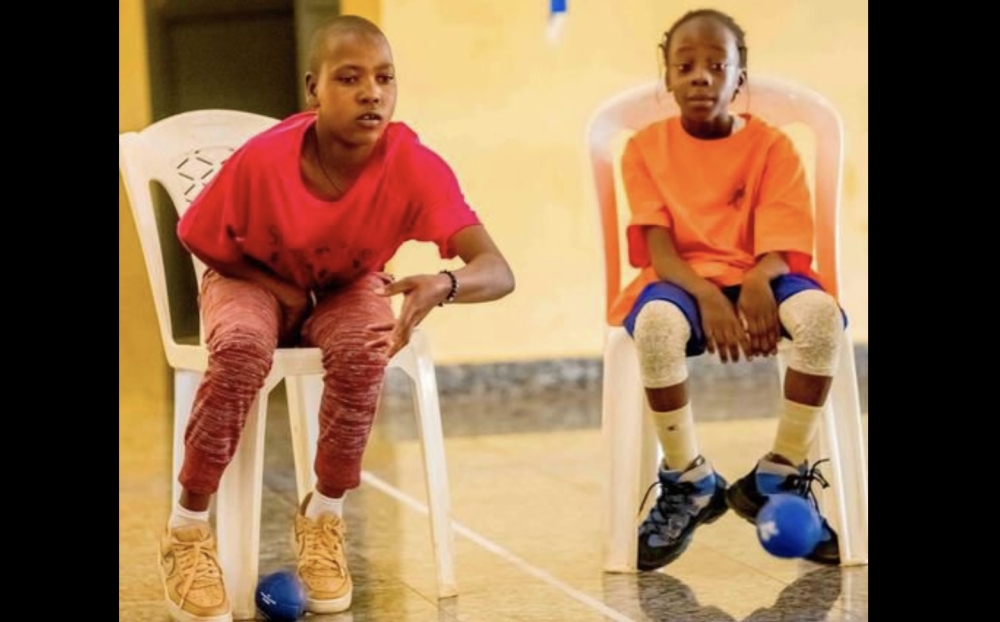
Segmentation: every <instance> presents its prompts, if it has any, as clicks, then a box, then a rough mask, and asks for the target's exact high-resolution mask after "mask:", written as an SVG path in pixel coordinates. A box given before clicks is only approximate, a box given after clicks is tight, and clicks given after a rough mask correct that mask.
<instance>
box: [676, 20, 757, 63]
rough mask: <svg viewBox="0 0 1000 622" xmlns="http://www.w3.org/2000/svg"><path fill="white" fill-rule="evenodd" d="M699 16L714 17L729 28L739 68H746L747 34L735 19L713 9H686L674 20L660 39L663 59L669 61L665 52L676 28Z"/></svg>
mask: <svg viewBox="0 0 1000 622" xmlns="http://www.w3.org/2000/svg"><path fill="white" fill-rule="evenodd" d="M699 17H705V18H708V19H714V20H715V21H717V22H719V23H720V24H722V25H723V26H725V27H726V28H728V29H729V31H730V32H732V33H733V36H734V37H735V38H736V51H737V52H738V53H739V55H740V69H746V68H747V42H746V38H747V35H746V33H745V32H743V28H741V27H740V25H739V24H737V23H736V20H735V19H733V18H732V17H730V16H729V15H727V14H726V13H723V12H722V11H717V10H715V9H698V10H695V11H688V12H687V13H685V14H684V15H683V16H682V17H681V18H680V19H679V20H677V21H676V22H674V25H673V26H671V27H670V30H668V31H667V32H665V33H663V39H661V40H660V49H661V50H663V60H664V61H666V62H669V61H670V59H669V58H668V57H667V53H668V52H669V50H670V39H671V37H673V36H674V33H675V32H676V31H677V29H678V28H680V27H681V26H683V25H684V24H686V23H688V22H690V21H692V20H695V19H698V18H699Z"/></svg>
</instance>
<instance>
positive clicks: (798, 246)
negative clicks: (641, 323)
mask: <svg viewBox="0 0 1000 622" xmlns="http://www.w3.org/2000/svg"><path fill="white" fill-rule="evenodd" d="M742 116H743V118H744V119H745V120H746V125H745V126H744V127H743V129H742V130H740V131H738V132H736V133H734V134H732V135H731V136H728V137H726V138H720V139H717V140H701V139H698V138H694V137H693V136H691V135H690V134H688V133H687V132H686V131H685V130H684V128H683V127H681V122H680V117H672V118H669V119H666V120H663V121H659V122H656V123H653V124H651V125H649V126H648V127H646V128H644V129H642V130H640V131H638V132H637V133H636V134H635V135H633V136H632V137H631V138H630V139H629V140H628V143H627V144H626V146H625V153H624V155H623V156H622V178H623V181H624V185H625V193H626V195H627V197H628V202H629V208H630V209H631V211H632V218H631V220H630V221H629V224H628V228H627V230H626V234H627V238H628V256H629V263H631V264H632V266H634V267H636V268H640V269H641V272H640V273H639V275H638V276H637V277H636V278H635V279H633V280H632V282H631V283H629V284H628V286H627V287H625V289H624V290H622V292H621V294H619V296H618V298H617V299H616V300H615V303H614V305H613V306H612V309H611V313H610V317H609V321H610V322H611V323H612V324H615V325H620V324H621V323H622V321H623V320H624V319H625V316H627V315H628V313H629V311H631V310H632V306H633V305H634V304H635V301H636V299H637V298H638V297H639V294H640V293H641V292H642V290H643V289H644V288H645V287H646V286H647V285H648V284H650V283H652V282H655V281H658V280H660V279H659V277H658V276H657V275H656V271H655V270H654V269H653V265H652V260H651V258H650V255H649V249H648V248H647V246H646V235H645V228H646V227H651V226H656V227H665V228H666V229H669V230H670V233H671V235H672V238H673V241H674V245H675V246H676V247H677V252H678V253H679V254H680V256H681V258H683V259H684V260H685V261H687V262H688V264H689V265H690V266H691V268H692V269H694V271H695V272H696V273H697V274H698V275H699V276H701V277H703V278H706V279H708V280H710V281H712V282H713V283H715V284H717V285H719V286H721V287H725V286H728V285H737V284H739V283H741V282H742V281H743V275H744V274H746V272H747V271H748V270H750V268H752V267H753V266H754V265H755V264H756V258H757V257H759V256H760V255H763V254H765V253H770V252H776V251H777V252H783V253H784V255H785V259H786V261H787V262H788V264H789V267H790V269H791V271H792V272H796V273H800V274H804V275H806V276H809V277H811V278H813V279H816V280H817V281H819V275H817V274H816V273H815V272H814V271H813V269H812V266H811V264H812V252H813V214H812V199H811V197H810V194H809V187H808V185H807V182H806V176H805V170H804V169H803V167H802V161H801V160H800V158H799V155H798V153H797V152H796V150H795V147H794V146H793V145H792V141H791V140H790V139H789V138H788V136H787V135H785V134H784V133H783V132H782V131H781V130H779V129H778V128H776V127H773V126H771V125H768V124H767V123H766V122H764V121H763V120H761V119H760V118H758V117H755V116H752V115H742Z"/></svg>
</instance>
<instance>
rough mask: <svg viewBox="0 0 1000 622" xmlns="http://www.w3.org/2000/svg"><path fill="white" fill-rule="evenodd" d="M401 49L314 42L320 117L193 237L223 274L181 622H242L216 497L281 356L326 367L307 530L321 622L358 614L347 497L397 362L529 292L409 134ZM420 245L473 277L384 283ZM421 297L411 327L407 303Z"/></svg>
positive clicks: (267, 155) (273, 150)
mask: <svg viewBox="0 0 1000 622" xmlns="http://www.w3.org/2000/svg"><path fill="white" fill-rule="evenodd" d="M394 71H395V70H394V67H393V59H392V53H391V50H390V47H389V43H388V41H387V40H386V38H385V36H384V34H383V33H382V32H381V31H380V30H379V29H378V27H377V26H375V25H374V24H372V23H371V22H369V21H367V20H364V19H362V18H359V17H355V16H341V17H338V18H336V19H334V20H332V21H331V22H329V23H328V24H326V25H325V26H324V27H322V28H321V29H320V30H319V31H318V32H317V34H316V35H315V37H314V40H313V45H312V50H311V59H310V67H309V71H308V73H307V74H306V84H305V86H306V95H307V101H308V104H309V108H310V110H309V111H308V112H302V113H298V114H295V115H292V116H291V117H289V118H287V119H285V120H284V121H282V122H280V123H278V124H277V125H276V126H274V127H273V128H271V129H269V130H267V131H265V132H263V133H261V134H260V135H258V136H256V137H254V138H251V139H250V140H249V141H248V142H247V143H246V144H245V145H244V146H243V147H241V148H240V149H238V150H237V151H236V152H235V153H234V154H233V155H232V156H231V157H230V159H229V160H228V161H227V162H226V163H225V165H224V166H223V167H222V169H221V170H220V171H219V173H218V175H217V176H216V177H215V178H214V179H213V180H212V182H211V183H210V184H209V185H208V186H207V187H206V188H205V190H204V191H203V192H202V193H201V195H200V196H199V197H198V198H197V199H196V200H195V202H194V203H193V204H192V205H191V207H190V208H189V209H188V210H187V212H185V214H184V216H183V217H182V218H181V221H180V223H179V224H178V229H177V231H178V235H179V237H180V239H181V241H182V242H183V244H184V245H185V246H186V247H187V249H188V250H190V251H191V253H192V254H194V255H195V256H197V257H198V258H199V259H200V260H202V261H203V262H204V263H205V264H206V266H207V267H208V269H207V271H206V274H205V278H204V280H203V285H202V291H201V297H200V305H201V313H202V317H203V321H204V329H205V340H206V343H207V345H208V348H209V353H210V354H209V365H208V369H207V371H206V373H205V375H204V378H203V380H202V383H201V385H200V387H199V389H198V393H197V396H196V399H195V404H194V408H193V411H192V413H191V418H190V422H189V424H188V427H187V431H186V436H185V455H184V463H183V467H182V469H181V474H180V478H179V480H180V483H181V486H182V494H181V497H180V501H179V504H178V505H177V506H175V507H174V509H173V512H172V514H171V517H170V521H169V524H168V526H167V529H166V531H165V533H164V535H163V536H162V538H161V543H160V562H161V564H160V565H161V570H162V576H163V581H164V585H165V589H166V593H167V600H168V606H169V608H170V610H171V613H172V615H173V616H174V617H175V619H177V620H183V621H185V622H186V621H199V622H206V621H208V622H224V621H228V620H230V619H231V610H230V605H229V601H228V598H227V597H226V592H225V587H224V583H223V577H222V576H221V570H220V568H219V565H218V562H217V559H216V553H215V541H214V537H213V534H212V531H211V529H210V527H209V523H208V508H209V502H210V499H211V496H212V494H214V493H215V492H216V490H217V488H218V485H219V480H220V478H221V477H222V473H223V471H224V470H225V468H226V466H227V465H228V464H229V462H230V460H231V459H232V457H233V454H234V452H235V450H236V446H237V443H238V441H239V438H240V434H241V432H242V429H243V425H244V422H245V420H246V416H247V411H248V408H249V406H250V404H251V403H252V402H253V399H254V397H255V396H256V394H257V392H258V391H259V390H260V388H261V387H262V386H263V383H264V379H265V377H266V376H267V374H268V371H269V369H270V366H271V361H272V356H273V352H274V349H275V348H276V347H277V346H278V345H279V344H282V345H286V344H287V345H295V344H302V345H306V346H314V347H318V348H320V349H321V350H322V351H323V364H324V367H325V369H326V373H325V374H324V383H325V386H324V391H323V396H322V400H321V404H320V413H319V442H318V447H317V452H316V463H315V469H316V475H317V484H316V488H315V490H314V491H313V492H311V493H310V494H309V495H308V496H307V497H306V499H305V500H304V501H303V503H302V506H301V507H300V509H299V512H298V516H297V517H296V519H295V540H296V545H297V546H296V548H297V554H298V574H299V576H300V578H301V579H302V581H303V583H304V585H305V588H306V591H307V610H308V611H310V612H313V613H331V612H338V611H343V610H345V609H347V608H348V607H350V604H351V597H352V588H353V585H352V582H351V575H350V572H349V571H348V569H347V564H346V559H345V555H344V529H345V527H344V522H343V519H342V514H343V497H344V493H345V492H346V491H347V490H350V489H352V488H355V487H357V486H358V484H359V482H360V471H361V460H362V455H363V453H364V449H365V446H366V443H367V440H368V434H369V431H370V429H371V425H372V420H373V418H374V416H375V411H376V407H377V402H378V397H379V394H380V392H381V389H382V382H383V378H384V374H385V367H386V364H387V363H388V361H389V359H390V358H391V357H392V356H393V355H394V354H395V353H396V352H397V351H399V349H401V348H402V347H404V346H405V345H406V344H407V342H408V341H409V337H410V333H411V331H412V329H413V328H414V327H415V326H416V325H418V324H419V323H420V322H421V320H423V318H424V317H425V316H426V315H427V314H428V312H430V311H431V309H433V308H434V307H435V306H440V305H442V304H444V303H455V302H463V303H473V302H485V301H490V300H496V299H499V298H501V297H503V296H506V295H507V294H509V293H510V292H511V291H513V289H514V278H513V275H512V273H511V270H510V268H509V266H508V264H507V262H506V260H505V259H504V257H503V255H502V254H501V253H500V251H499V250H498V249H497V247H496V246H495V245H494V243H493V241H492V240H491V238H490V236H489V234H488V233H487V232H486V229H485V228H484V227H483V225H482V223H481V222H480V220H479V218H478V217H477V215H476V213H475V212H474V211H473V210H472V209H471V208H470V207H469V205H468V204H467V203H466V201H465V199H464V197H463V195H462V192H461V190H460V188H459V185H458V182H457V180H456V178H455V175H454V174H453V172H452V170H451V168H450V167H449V166H448V164H447V163H446V162H445V161H444V160H443V159H441V158H440V157H439V156H438V155H437V154H435V153H434V152H433V151H431V150H430V149H429V148H427V147H426V146H424V145H422V144H421V143H420V141H419V140H418V138H417V136H416V134H415V133H414V132H413V130H411V129H410V128H409V127H407V126H406V125H404V124H403V123H399V122H393V121H391V119H392V114H393V111H394V108H395V104H396V83H395V75H394ZM408 240H418V241H425V242H432V243H434V244H436V245H437V246H438V248H439V251H440V254H441V256H442V258H451V257H455V256H458V257H460V258H461V259H462V260H463V262H464V264H465V265H464V267H462V268H461V269H459V270H455V271H454V272H452V271H447V270H443V271H441V273H439V274H433V275H430V274H424V275H415V276H410V277H407V278H404V279H401V280H399V281H393V279H392V277H391V276H389V275H387V274H386V273H385V272H383V269H384V266H385V264H386V262H387V261H388V260H389V259H390V258H391V257H392V256H393V254H394V253H395V252H396V250H397V249H398V248H399V246H400V245H401V244H402V243H403V242H406V241H408ZM395 294H403V295H404V296H405V300H404V302H403V305H402V309H401V311H400V314H399V317H398V318H394V317H393V313H392V310H391V307H390V303H389V296H392V295H395Z"/></svg>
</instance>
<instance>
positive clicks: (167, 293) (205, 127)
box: [118, 110, 278, 362]
mask: <svg viewBox="0 0 1000 622" xmlns="http://www.w3.org/2000/svg"><path fill="white" fill-rule="evenodd" d="M277 122H278V120H277V119H273V118H271V117H266V116H262V115H258V114H253V113H248V112H242V111H236V110H198V111H193V112H185V113H180V114H177V115H174V116H171V117H168V118H166V119H163V120H161V121H158V122H156V123H153V124H152V125H150V126H148V127H146V128H145V129H143V130H141V131H138V132H125V133H122V134H119V135H118V167H119V170H120V172H121V175H122V179H123V181H124V186H125V191H126V194H127V195H128V200H129V203H130V205H131V208H132V215H133V216H134V218H135V223H136V227H137V230H138V233H139V238H140V245H141V247H142V251H143V257H144V259H145V261H146V270H147V271H148V273H149V283H150V287H151V288H152V294H153V304H154V307H155V309H156V317H157V320H158V322H159V327H160V336H161V338H162V341H163V345H164V348H165V349H166V351H167V358H168V359H169V360H171V362H173V355H172V350H173V348H174V347H176V346H177V345H178V341H177V335H178V333H179V332H181V331H180V330H179V329H178V327H177V326H175V325H174V317H172V314H171V307H172V306H173V307H174V308H175V310H176V308H177V307H178V305H180V306H184V305H186V306H188V307H192V308H191V309H186V312H187V313H194V314H195V315H194V317H197V315H196V314H197V299H196V295H197V290H196V291H195V292H193V293H194V296H191V297H190V299H186V300H182V301H179V300H178V298H180V294H181V292H180V291H178V287H177V286H176V285H173V286H171V285H170V284H168V280H169V278H170V276H171V270H170V268H169V267H168V266H167V264H166V262H165V261H164V257H165V256H169V252H167V253H166V254H165V251H168V250H169V249H168V244H169V243H170V242H171V240H173V241H176V231H175V230H174V229H173V228H170V229H169V230H166V225H167V223H170V224H175V223H176V220H175V219H173V218H166V219H165V218H163V216H162V214H158V213H157V210H156V202H155V200H154V192H153V187H154V186H153V185H154V184H159V185H160V186H162V187H163V189H164V190H165V191H166V193H167V195H168V196H169V198H170V201H171V203H172V204H173V206H174V208H175V209H176V210H177V217H180V216H181V215H182V214H183V213H184V211H185V210H187V208H188V206H189V205H190V204H191V202H192V201H193V200H194V199H195V197H197V196H198V193H199V192H201V190H202V189H203V188H204V187H205V185H206V184H207V183H208V182H209V181H210V180H211V179H212V177H214V176H215V174H216V173H217V172H218V170H219V168H220V167H221V166H222V164H223V163H224V162H225V161H226V159H227V158H228V157H229V156H230V154H232V153H233V151H235V150H236V149H237V148H238V147H239V146H240V145H242V144H243V143H244V142H246V141H247V140H248V139H249V138H250V137H252V136H254V135H255V134H258V133H260V132H262V131H263V130H265V129H267V128H269V127H271V126H272V125H274V124H275V123H277ZM161 229H163V230H161ZM185 254H186V253H185ZM191 260H192V265H193V267H194V272H195V274H194V279H193V282H195V283H196V284H197V287H198V288H200V286H201V278H202V272H203V269H204V265H203V264H202V263H201V262H200V261H198V260H197V259H196V258H194V257H191ZM171 296H174V300H173V301H172V300H171V298H170V297H171Z"/></svg>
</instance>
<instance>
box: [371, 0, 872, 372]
mask: <svg viewBox="0 0 1000 622" xmlns="http://www.w3.org/2000/svg"><path fill="white" fill-rule="evenodd" d="M711 4H712V6H714V7H716V8H719V9H722V10H725V11H727V12H729V13H731V14H732V15H733V16H734V17H735V18H736V20H737V21H738V22H739V23H740V24H741V25H742V26H743V28H744V29H745V30H746V32H747V43H748V46H749V61H750V71H751V72H753V71H759V72H766V73H774V74H780V75H783V76H786V77H789V78H792V79H794V80H797V81H800V82H802V83H804V84H806V85H809V86H811V87H813V88H815V89H817V90H819V91H820V92H822V93H824V94H826V95H827V96H828V97H829V98H830V99H831V100H832V101H833V102H834V104H835V105H836V106H838V107H839V109H840V110H841V111H842V113H843V116H844V121H845V126H846V134H847V150H848V153H847V163H846V164H847V168H846V175H845V177H846V179H845V192H844V209H845V212H846V217H845V219H844V220H845V222H844V225H845V231H844V238H843V239H844V243H845V247H846V251H847V252H845V260H846V261H845V265H844V279H843V280H844V286H843V289H844V292H843V296H842V298H843V304H844V305H845V307H846V308H847V311H848V312H849V313H850V315H851V318H852V330H853V336H854V338H855V339H856V340H860V341H865V340H867V336H868V335H867V332H868V252H867V244H868V174H867V171H868V104H867V97H868V92H867V87H868V75H867V72H868V19H867V2H865V1H864V0H844V1H842V2H802V1H800V0H756V1H755V2H733V1H718V2H714V3H711ZM547 6H548V3H547V2H541V1H533V2H491V1H488V0H409V1H407V2H383V3H382V26H383V28H384V30H385V31H386V33H387V35H388V36H389V39H390V41H391V42H392V44H393V47H394V51H395V54H396V63H397V67H398V78H399V88H400V95H399V106H398V108H397V115H396V117H397V119H399V120H403V121H406V122H409V123H410V124H412V125H413V126H414V127H415V129H417V131H418V132H419V133H420V134H421V136H422V137H423V139H424V140H425V142H427V143H428V144H430V145H431V146H432V147H434V148H436V149H437V150H438V151H439V152H440V153H441V154H442V155H444V156H445V157H446V158H447V159H448V160H449V162H451V164H452V165H453V167H454V168H455V169H456V171H457V173H458V176H459V179H460V180H461V182H462V183H463V186H464V188H465V190H466V194H467V197H468V199H469V200H470V202H471V203H472V204H473V206H474V207H475V208H476V209H477V210H478V211H479V213H480V215H481V217H482V218H483V220H484V221H485V223H486V225H487V226H488V228H489V230H490V231H491V232H492V233H493V236H494V237H495V238H496V240H497V241H498V243H499V244H500V246H501V248H502V249H503V250H504V252H505V253H506V254H507V256H508V258H509V259H510V261H511V263H512V265H513V267H514V270H515V273H516V276H517V279H518V289H517V291H516V292H515V293H514V294H513V295H512V296H511V297H509V298H507V299H505V300H503V301H501V302H499V303H495V304H490V305H481V306H478V307H475V308H473V307H469V308H461V309H458V308H453V309H452V308H450V309H445V310H443V312H441V313H436V314H432V315H431V317H429V318H428V320H427V322H426V324H427V326H428V328H429V330H430V332H431V335H432V337H433V343H434V347H435V351H436V352H437V354H438V357H439V358H440V359H442V360H445V361H489V360H498V359H499V360H517V359H532V358H548V357H561V356H596V355H597V354H598V353H599V352H600V348H601V339H602V331H601V325H602V317H603V316H602V310H603V307H602V304H603V263H602V259H601V248H602V247H601V244H600V238H599V229H598V223H597V218H596V214H595V213H594V207H593V205H594V204H593V201H592V195H591V192H590V188H589V186H588V185H587V184H588V183H589V180H588V178H587V177H586V176H585V170H584V167H583V163H584V161H585V154H584V144H583V131H584V127H585V125H586V122H587V119H588V117H589V115H590V113H591V112H592V111H593V109H594V107H595V106H596V105H597V104H598V103H599V102H600V101H601V100H602V99H604V98H605V97H607V96H609V95H610V94H612V93H614V92H615V91H616V90H618V89H621V88H624V87H628V86H631V85H634V84H636V83H639V82H642V81H645V80H650V79H653V78H655V77H656V75H657V72H658V70H659V65H658V60H657V55H656V43H657V42H658V41H659V39H660V36H661V34H662V32H663V30H665V29H666V28H667V27H668V26H669V25H670V24H671V23H672V22H673V20H674V19H676V18H677V17H679V16H680V15H681V14H682V13H683V12H684V11H685V10H687V9H688V8H700V7H701V6H702V5H701V3H695V4H692V5H685V4H682V3H677V2H661V1H659V0H655V1H654V0H615V1H614V2H611V1H604V0H600V1H599V0H590V1H587V0H579V1H577V2H570V3H569V13H568V19H567V21H566V23H565V28H564V30H563V33H562V37H561V39H560V40H559V41H558V42H557V43H556V44H555V45H550V44H548V43H547V42H546V40H545V37H544V27H545V19H546V11H547ZM428 39H433V41H434V42H435V43H434V44H433V45H430V44H428ZM439 265H440V261H438V260H437V259H436V257H435V254H434V252H433V249H426V248H422V247H410V248H406V249H404V251H403V252H402V253H401V254H400V255H399V256H398V259H397V261H396V262H394V269H395V270H396V271H397V272H399V273H403V272H406V271H407V270H406V268H414V269H428V270H430V269H435V268H437V267H438V266H439Z"/></svg>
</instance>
